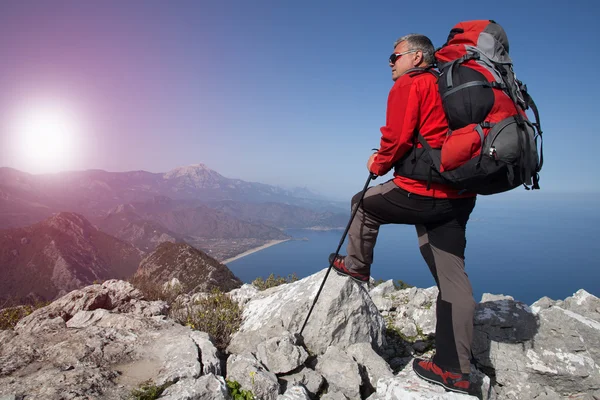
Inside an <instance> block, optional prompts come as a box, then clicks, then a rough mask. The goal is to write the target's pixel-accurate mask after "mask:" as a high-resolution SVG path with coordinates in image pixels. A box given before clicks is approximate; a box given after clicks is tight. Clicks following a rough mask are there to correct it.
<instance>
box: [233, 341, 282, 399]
mask: <svg viewBox="0 0 600 400" xmlns="http://www.w3.org/2000/svg"><path fill="white" fill-rule="evenodd" d="M227 379H228V380H231V381H236V382H238V383H239V384H240V385H241V387H242V389H244V390H249V391H251V392H252V393H253V394H254V397H255V398H257V399H264V400H275V399H277V395H278V394H279V383H278V382H277V377H276V376H275V374H274V373H272V372H269V371H268V370H266V369H265V368H264V367H263V366H262V365H261V364H260V363H259V362H258V360H256V358H254V356H253V355H252V354H249V353H246V354H241V355H237V354H233V355H231V356H229V358H228V359H227Z"/></svg>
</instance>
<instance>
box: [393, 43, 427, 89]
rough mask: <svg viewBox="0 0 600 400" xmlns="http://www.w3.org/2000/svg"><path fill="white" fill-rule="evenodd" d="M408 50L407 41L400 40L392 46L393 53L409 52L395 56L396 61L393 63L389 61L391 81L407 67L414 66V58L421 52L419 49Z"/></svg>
mask: <svg viewBox="0 0 600 400" xmlns="http://www.w3.org/2000/svg"><path fill="white" fill-rule="evenodd" d="M410 51H411V50H409V48H408V43H407V42H400V43H398V45H397V46H396V47H395V48H394V53H395V54H400V53H406V52H409V53H406V54H403V55H401V56H397V58H396V61H395V62H394V63H393V64H392V63H391V62H390V67H392V80H393V81H395V80H396V79H398V78H399V77H400V76H401V75H402V74H404V73H405V72H406V71H408V70H409V69H411V68H414V67H415V65H416V64H415V61H416V58H418V57H417V56H419V55H420V54H421V52H420V51H414V52H410Z"/></svg>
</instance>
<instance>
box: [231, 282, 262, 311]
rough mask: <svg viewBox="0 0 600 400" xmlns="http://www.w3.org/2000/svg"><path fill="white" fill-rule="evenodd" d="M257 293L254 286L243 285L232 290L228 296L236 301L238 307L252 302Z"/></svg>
mask: <svg viewBox="0 0 600 400" xmlns="http://www.w3.org/2000/svg"><path fill="white" fill-rule="evenodd" d="M259 292H260V291H259V290H258V289H257V288H256V286H254V285H251V284H248V283H245V284H244V285H242V287H241V288H239V289H233V290H232V291H230V292H228V294H229V296H230V297H231V298H232V299H233V300H235V301H237V303H238V304H239V305H240V306H243V305H244V304H246V303H247V302H249V301H250V300H252V299H253V298H254V296H256V295H257V294H258V293H259Z"/></svg>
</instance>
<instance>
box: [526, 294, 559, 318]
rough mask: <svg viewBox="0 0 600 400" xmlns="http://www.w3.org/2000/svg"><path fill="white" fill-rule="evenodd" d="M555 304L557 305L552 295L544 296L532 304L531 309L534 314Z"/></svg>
mask: <svg viewBox="0 0 600 400" xmlns="http://www.w3.org/2000/svg"><path fill="white" fill-rule="evenodd" d="M554 305H556V301H554V300H552V299H551V298H550V297H546V296H544V297H542V298H541V299H539V300H538V301H536V302H535V303H533V304H532V305H531V311H532V312H533V313H534V314H538V313H539V312H540V311H541V310H545V309H547V308H550V307H552V306H554Z"/></svg>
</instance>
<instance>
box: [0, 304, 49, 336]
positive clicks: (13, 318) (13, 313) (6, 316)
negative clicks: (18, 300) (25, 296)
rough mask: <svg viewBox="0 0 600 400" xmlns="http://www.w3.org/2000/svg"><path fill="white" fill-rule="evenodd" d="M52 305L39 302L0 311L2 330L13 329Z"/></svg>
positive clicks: (0, 326)
mask: <svg viewBox="0 0 600 400" xmlns="http://www.w3.org/2000/svg"><path fill="white" fill-rule="evenodd" d="M48 304H50V303H49V302H37V303H35V304H27V305H24V306H14V307H8V308H5V309H2V310H0V330H8V329H13V328H14V327H15V325H17V323H18V322H19V321H20V320H22V319H23V318H25V317H26V316H28V315H29V314H31V313H32V312H34V311H35V310H37V309H38V308H42V307H45V306H47V305H48Z"/></svg>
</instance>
